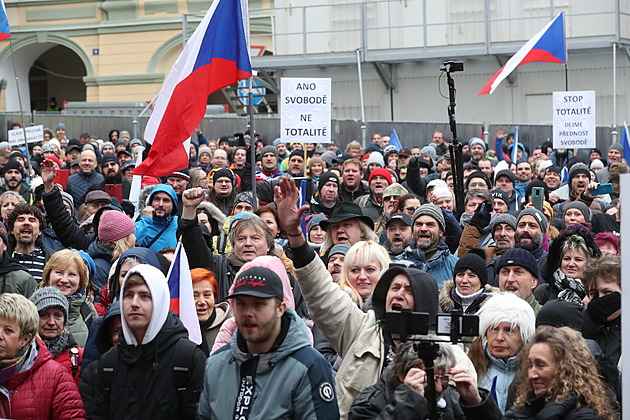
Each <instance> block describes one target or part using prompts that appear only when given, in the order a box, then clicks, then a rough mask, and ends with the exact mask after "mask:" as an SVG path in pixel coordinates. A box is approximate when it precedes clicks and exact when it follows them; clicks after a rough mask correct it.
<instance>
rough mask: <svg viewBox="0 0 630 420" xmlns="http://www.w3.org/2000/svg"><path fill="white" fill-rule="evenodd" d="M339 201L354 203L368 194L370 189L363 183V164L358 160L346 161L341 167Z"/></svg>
mask: <svg viewBox="0 0 630 420" xmlns="http://www.w3.org/2000/svg"><path fill="white" fill-rule="evenodd" d="M341 178H342V179H343V183H342V184H341V191H340V192H339V197H340V198H341V201H355V200H356V199H357V198H359V197H361V196H362V195H366V194H369V193H370V187H369V186H368V185H367V184H364V183H363V164H362V163H361V161H360V160H359V159H354V158H353V159H348V160H346V161H344V162H343V166H342V167H341Z"/></svg>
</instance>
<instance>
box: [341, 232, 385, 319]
mask: <svg viewBox="0 0 630 420" xmlns="http://www.w3.org/2000/svg"><path fill="white" fill-rule="evenodd" d="M390 262H391V260H390V259H389V254H388V253H387V250H385V248H383V247H382V246H380V245H379V244H377V243H376V242H374V241H360V242H357V243H356V244H354V245H353V246H352V247H351V248H350V250H349V251H348V253H347V254H346V259H345V260H344V263H343V267H342V268H341V275H340V276H339V287H341V290H345V291H346V292H348V294H350V297H352V300H353V301H354V303H356V304H357V305H358V306H359V308H361V309H363V310H364V311H365V310H367V309H369V308H368V307H367V306H368V305H366V304H365V303H366V300H367V299H368V298H369V297H370V296H371V295H372V291H373V290H374V287H376V283H378V279H379V277H380V276H381V272H382V271H383V270H385V269H387V268H388V267H389V263H390Z"/></svg>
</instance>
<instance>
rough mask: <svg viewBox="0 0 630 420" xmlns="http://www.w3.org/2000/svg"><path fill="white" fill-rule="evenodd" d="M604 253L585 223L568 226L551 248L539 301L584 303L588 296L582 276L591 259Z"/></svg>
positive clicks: (537, 293)
mask: <svg viewBox="0 0 630 420" xmlns="http://www.w3.org/2000/svg"><path fill="white" fill-rule="evenodd" d="M601 255H602V253H601V251H600V250H599V247H598V246H597V243H595V238H594V236H593V234H592V233H591V232H590V231H588V230H586V229H585V228H584V227H583V226H581V225H572V226H570V227H568V228H567V229H566V230H565V231H564V232H563V233H562V234H560V236H558V238H556V240H555V241H553V243H552V244H551V247H550V248H549V256H548V257H547V267H546V270H545V272H544V273H543V278H544V279H545V281H546V283H543V284H541V285H539V286H538V287H537V288H536V290H535V291H534V295H535V296H536V300H538V302H539V303H540V304H541V305H544V304H545V303H546V302H547V301H549V300H554V299H559V300H566V301H569V302H575V303H579V304H581V303H582V300H583V299H584V297H585V296H586V292H585V290H584V282H583V281H582V276H583V274H584V269H585V268H586V264H587V263H588V260H589V259H591V258H598V257H600V256H601Z"/></svg>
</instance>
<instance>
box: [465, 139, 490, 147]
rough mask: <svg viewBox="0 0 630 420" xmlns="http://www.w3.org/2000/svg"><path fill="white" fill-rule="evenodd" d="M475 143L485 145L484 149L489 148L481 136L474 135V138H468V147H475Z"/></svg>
mask: <svg viewBox="0 0 630 420" xmlns="http://www.w3.org/2000/svg"><path fill="white" fill-rule="evenodd" d="M475 144H478V145H479V146H481V147H483V150H488V146H487V145H486V142H485V141H483V140H481V139H480V138H479V137H473V138H472V139H470V140H468V147H471V148H472V147H473V146H474V145H475Z"/></svg>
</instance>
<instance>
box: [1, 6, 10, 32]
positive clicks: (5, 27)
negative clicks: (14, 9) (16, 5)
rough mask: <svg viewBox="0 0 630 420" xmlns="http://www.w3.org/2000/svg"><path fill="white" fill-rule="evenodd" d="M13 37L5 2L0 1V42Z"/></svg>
mask: <svg viewBox="0 0 630 420" xmlns="http://www.w3.org/2000/svg"><path fill="white" fill-rule="evenodd" d="M10 36H11V28H10V27H9V18H8V17H7V9H5V8H4V1H3V0H0V41H2V40H5V39H7V38H9V37H10Z"/></svg>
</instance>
